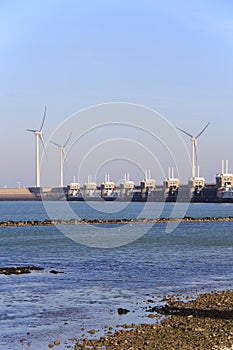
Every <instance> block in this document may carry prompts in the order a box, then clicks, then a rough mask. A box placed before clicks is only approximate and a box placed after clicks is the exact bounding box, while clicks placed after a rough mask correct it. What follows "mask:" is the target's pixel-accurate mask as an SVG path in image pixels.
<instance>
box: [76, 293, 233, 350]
mask: <svg viewBox="0 0 233 350" xmlns="http://www.w3.org/2000/svg"><path fill="white" fill-rule="evenodd" d="M187 299H188V298H187ZM147 312H148V317H150V318H154V317H158V316H159V315H165V318H164V319H163V321H162V322H161V323H154V324H142V325H138V326H136V325H134V324H131V325H127V324H126V325H122V327H121V329H120V330H115V332H114V333H112V334H111V331H110V330H111V327H110V328H109V332H108V335H107V336H102V337H100V338H99V339H93V336H92V338H91V337H90V338H88V337H87V338H82V339H79V340H78V341H77V342H76V345H75V350H81V349H106V350H111V349H116V350H126V349H127V350H140V349H145V350H151V349H156V350H214V349H216V350H217V349H218V350H228V349H229V350H230V349H233V291H232V290H226V291H222V292H213V293H205V294H200V295H199V296H198V297H197V298H196V299H195V300H191V301H185V302H184V301H183V300H182V301H181V300H180V297H177V296H174V297H170V298H168V299H167V300H166V304H165V305H164V306H162V307H161V306H156V305H155V306H150V307H149V308H148V309H147ZM89 333H90V334H92V335H93V334H95V330H90V331H89Z"/></svg>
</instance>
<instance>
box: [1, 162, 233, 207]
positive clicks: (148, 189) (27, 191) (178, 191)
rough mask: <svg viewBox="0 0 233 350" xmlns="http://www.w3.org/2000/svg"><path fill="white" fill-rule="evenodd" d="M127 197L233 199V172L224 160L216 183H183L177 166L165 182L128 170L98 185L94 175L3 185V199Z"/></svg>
mask: <svg viewBox="0 0 233 350" xmlns="http://www.w3.org/2000/svg"><path fill="white" fill-rule="evenodd" d="M41 200H46V201H126V202H192V203H195V202H196V203H198V202H199V203H226V202H228V203H233V174H232V173H230V172H229V170H228V161H227V160H226V161H222V171H221V173H219V174H217V175H216V181H215V183H209V184H208V183H206V181H205V179H204V177H201V176H199V171H198V174H197V176H195V177H191V178H190V179H188V182H187V183H186V184H180V181H179V179H178V178H177V177H175V176H174V169H173V168H171V169H169V171H168V176H167V178H165V179H164V180H163V183H162V184H157V183H156V181H155V180H154V179H153V178H151V175H150V170H149V171H146V172H145V178H144V179H142V180H141V181H140V183H139V184H135V183H134V182H133V181H132V180H130V177H129V174H125V175H124V179H123V180H121V181H120V182H119V183H118V184H117V185H116V184H115V183H114V181H112V180H111V179H110V176H109V174H106V175H105V179H104V181H103V182H102V183H101V184H100V185H98V184H97V183H95V182H94V181H93V180H92V178H91V176H89V177H88V180H87V182H86V183H85V184H83V185H80V184H79V183H78V182H76V181H75V179H74V181H73V182H71V183H70V184H68V185H67V186H63V187H28V188H0V201H41Z"/></svg>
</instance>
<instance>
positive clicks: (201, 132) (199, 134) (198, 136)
mask: <svg viewBox="0 0 233 350" xmlns="http://www.w3.org/2000/svg"><path fill="white" fill-rule="evenodd" d="M209 124H210V123H207V124H206V126H205V127H204V128H203V129H202V131H201V132H199V134H198V135H197V136H196V137H195V138H196V139H197V138H198V137H199V136H201V134H203V132H204V131H205V129H207V128H208V126H209Z"/></svg>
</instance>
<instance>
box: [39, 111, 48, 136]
mask: <svg viewBox="0 0 233 350" xmlns="http://www.w3.org/2000/svg"><path fill="white" fill-rule="evenodd" d="M46 113H47V106H45V109H44V115H43V119H42V123H41V127H40V130H39V131H41V130H42V128H43V126H44V122H45V117H46Z"/></svg>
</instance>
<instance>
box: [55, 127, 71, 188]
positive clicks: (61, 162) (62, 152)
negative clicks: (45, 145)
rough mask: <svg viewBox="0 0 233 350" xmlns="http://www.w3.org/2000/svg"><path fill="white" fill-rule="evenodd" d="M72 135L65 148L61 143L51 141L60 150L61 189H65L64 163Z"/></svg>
mask: <svg viewBox="0 0 233 350" xmlns="http://www.w3.org/2000/svg"><path fill="white" fill-rule="evenodd" d="M71 135H72V132H71V133H70V135H69V137H68V139H67V140H66V142H65V143H64V145H63V146H62V145H60V144H59V143H56V142H53V141H50V143H52V144H54V145H55V146H57V147H58V148H59V150H60V187H64V184H63V163H64V159H65V152H64V148H65V147H66V146H67V144H68V142H69V141H70V138H71Z"/></svg>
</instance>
